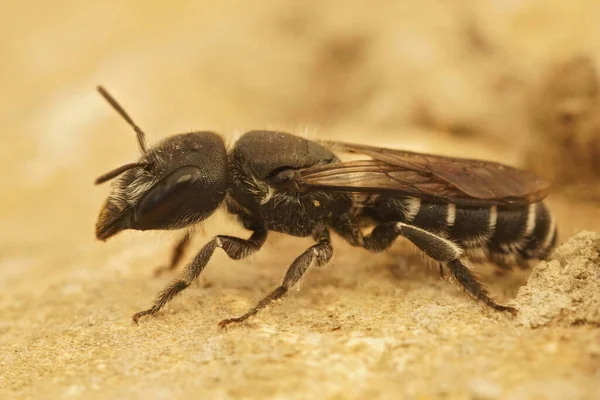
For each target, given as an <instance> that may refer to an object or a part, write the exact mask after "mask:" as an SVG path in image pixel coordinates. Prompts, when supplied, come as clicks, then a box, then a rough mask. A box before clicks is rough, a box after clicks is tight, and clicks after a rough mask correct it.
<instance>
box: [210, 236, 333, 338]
mask: <svg viewBox="0 0 600 400" xmlns="http://www.w3.org/2000/svg"><path fill="white" fill-rule="evenodd" d="M317 240H318V243H317V244H315V245H313V246H311V247H309V248H308V249H307V250H306V251H304V253H302V254H300V256H298V258H296V259H295V260H294V262H293V263H292V265H291V266H290V267H289V269H288V270H287V273H286V274H285V277H284V278H283V282H282V284H281V286H279V287H278V288H277V289H275V290H274V291H272V292H271V293H269V294H268V295H267V296H265V297H264V298H263V299H262V300H261V301H259V302H258V304H256V305H255V306H254V307H252V308H251V309H250V310H249V311H248V312H247V313H246V314H244V315H242V316H241V317H237V318H228V319H224V320H223V321H221V322H219V327H220V328H225V327H226V326H227V325H229V324H231V323H234V322H242V321H244V320H246V319H248V318H249V317H252V316H253V315H256V314H258V312H259V311H260V310H262V309H263V308H265V307H266V306H268V305H269V304H270V303H272V302H273V301H275V300H277V299H280V298H281V297H283V296H284V295H285V294H286V293H287V292H288V290H290V289H291V288H292V287H293V286H294V285H295V284H297V283H298V281H299V280H300V278H302V276H303V275H304V273H305V272H306V271H307V270H308V269H309V268H310V267H312V266H313V265H314V266H317V267H321V266H323V265H325V264H327V263H328V262H329V260H330V259H331V257H332V256H333V248H332V247H331V242H330V240H329V233H328V232H327V231H325V232H324V233H321V235H320V236H319V238H318V239H317Z"/></svg>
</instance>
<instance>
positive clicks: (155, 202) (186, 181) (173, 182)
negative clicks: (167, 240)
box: [135, 167, 200, 229]
mask: <svg viewBox="0 0 600 400" xmlns="http://www.w3.org/2000/svg"><path fill="white" fill-rule="evenodd" d="M199 177H200V170H199V169H198V168H196V167H183V168H179V169H178V170H176V171H175V172H173V173H172V174H171V175H169V176H167V177H166V178H164V179H163V180H162V181H161V182H159V183H158V184H157V185H155V186H154V187H153V188H152V189H151V190H150V192H148V193H147V194H146V195H144V197H143V198H142V200H141V201H140V203H139V204H138V207H137V208H136V213H135V222H136V228H137V229H153V228H159V227H162V225H163V224H165V223H168V222H175V221H169V217H171V216H172V215H174V213H175V212H176V211H177V209H178V208H179V207H180V206H181V205H182V204H183V203H185V201H186V200H189V199H188V196H189V194H190V193H189V189H190V188H191V187H193V186H194V184H195V183H196V181H197V180H198V178H199Z"/></svg>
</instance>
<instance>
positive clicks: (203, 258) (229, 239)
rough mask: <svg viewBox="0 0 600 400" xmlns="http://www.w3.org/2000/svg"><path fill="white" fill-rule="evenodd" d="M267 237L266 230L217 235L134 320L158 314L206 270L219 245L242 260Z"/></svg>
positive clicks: (260, 245)
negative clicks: (246, 234) (245, 234)
mask: <svg viewBox="0 0 600 400" xmlns="http://www.w3.org/2000/svg"><path fill="white" fill-rule="evenodd" d="M266 239H267V231H266V230H258V231H255V232H254V233H252V236H250V238H249V239H241V238H237V237H233V236H224V235H219V236H215V237H214V238H213V239H212V240H211V241H210V242H208V243H207V244H205V245H204V247H202V249H201V250H200V252H199V253H198V255H196V257H195V258H194V260H193V261H192V262H191V263H190V264H188V266H187V267H186V268H185V269H184V270H183V271H182V273H181V277H180V278H179V279H178V280H176V281H175V282H173V283H172V284H170V285H169V286H167V287H166V288H164V289H163V290H162V291H161V292H160V293H159V294H158V296H157V297H156V299H155V300H154V304H153V305H152V307H150V308H149V309H147V310H144V311H140V312H137V313H135V314H134V315H133V316H132V319H133V321H134V322H135V323H136V324H137V322H138V320H139V319H140V318H141V317H143V316H144V315H149V314H150V315H153V314H156V313H157V312H158V311H159V310H160V309H161V308H162V307H163V306H164V305H165V304H167V303H168V302H169V301H170V300H171V299H172V298H173V297H175V296H176V295H177V294H178V293H179V292H181V291H182V290H184V289H185V288H187V287H188V286H189V285H190V284H191V283H192V282H193V281H194V280H195V279H196V278H198V276H199V275H200V273H201V272H202V271H203V270H204V267H206V264H208V261H209V260H210V258H211V257H212V255H213V253H214V251H215V249H216V248H217V247H220V248H222V249H223V250H224V251H225V253H227V255H228V256H229V257H230V258H232V259H234V260H241V259H242V258H244V257H247V256H249V255H250V254H252V253H255V252H257V251H258V250H259V249H260V248H261V247H262V245H263V244H264V243H265V240H266Z"/></svg>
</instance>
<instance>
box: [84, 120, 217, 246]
mask: <svg viewBox="0 0 600 400" xmlns="http://www.w3.org/2000/svg"><path fill="white" fill-rule="evenodd" d="M131 165H132V167H131V168H129V169H127V170H126V171H124V172H122V173H121V174H120V176H119V177H118V178H117V179H116V180H115V181H114V182H113V186H112V192H111V194H110V195H109V197H108V199H107V200H106V202H105V204H104V207H103V208H102V210H101V211H100V215H99V217H98V222H97V224H96V236H97V237H98V239H101V240H106V239H108V238H109V237H111V236H113V235H115V234H117V233H118V232H120V231H122V230H125V229H135V230H155V229H161V230H167V229H179V228H183V227H185V226H189V225H192V224H195V223H197V222H199V221H201V220H203V219H205V218H207V217H208V216H209V215H211V214H212V213H213V212H214V211H215V209H216V208H217V207H218V206H219V204H221V202H222V201H223V199H224V197H225V193H226V191H227V186H228V181H229V180H228V172H227V151H226V149H225V145H224V143H223V140H222V139H221V137H219V136H218V135H216V134H215V133H212V132H193V133H187V134H181V135H176V136H172V137H170V138H168V139H166V140H165V141H163V142H161V143H159V144H158V145H157V146H156V147H154V148H152V149H150V150H148V152H147V153H145V154H144V155H143V156H142V158H141V159H140V161H139V162H138V163H135V164H131Z"/></svg>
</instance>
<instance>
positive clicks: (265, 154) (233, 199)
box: [96, 87, 557, 327]
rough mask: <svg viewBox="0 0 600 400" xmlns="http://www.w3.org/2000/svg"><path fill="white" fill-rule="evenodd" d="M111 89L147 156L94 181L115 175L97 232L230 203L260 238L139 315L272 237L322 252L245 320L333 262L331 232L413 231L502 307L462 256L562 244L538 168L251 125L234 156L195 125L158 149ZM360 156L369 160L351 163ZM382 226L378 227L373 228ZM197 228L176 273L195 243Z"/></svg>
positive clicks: (236, 245)
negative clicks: (346, 156)
mask: <svg viewBox="0 0 600 400" xmlns="http://www.w3.org/2000/svg"><path fill="white" fill-rule="evenodd" d="M98 90H99V92H100V94H101V95H102V96H103V97H104V98H105V99H106V100H107V101H108V102H109V104H111V105H112V107H113V108H114V109H115V110H116V111H117V112H118V113H119V114H120V115H121V116H122V117H123V118H124V119H125V120H126V121H127V122H128V123H129V125H131V127H133V129H134V130H135V132H136V134H137V139H138V143H139V147H140V150H141V153H142V154H141V157H140V159H139V160H138V161H136V162H133V163H130V164H126V165H123V166H121V167H119V168H116V169H114V170H112V171H110V172H108V173H106V174H104V175H102V176H101V177H99V178H98V179H97V180H96V183H97V184H100V183H103V182H106V181H109V180H113V183H112V191H111V193H110V195H109V196H108V198H107V200H106V202H105V204H104V206H103V207H102V209H101V211H100V214H99V217H98V221H97V224H96V237H97V238H98V239H99V240H103V241H104V240H107V239H108V238H110V237H112V236H114V235H116V234H117V233H119V232H121V231H123V230H127V229H133V230H140V231H145V230H175V229H182V228H190V227H193V226H194V225H196V224H198V223H199V222H201V221H203V220H205V219H207V218H208V217H210V216H211V214H213V212H214V211H215V210H217V208H219V207H222V206H223V207H224V208H225V209H226V211H227V212H228V213H230V214H232V215H234V216H235V217H237V221H238V222H239V223H240V224H241V225H242V226H243V227H244V228H245V229H247V230H248V231H249V232H250V233H249V237H247V238H239V237H233V236H226V235H217V236H215V237H213V238H212V239H211V240H209V241H208V243H206V244H205V245H204V246H203V247H202V248H201V249H200V251H199V252H198V253H197V255H196V256H195V257H194V259H193V260H192V261H191V262H190V263H189V264H188V265H187V266H186V267H185V268H184V269H183V271H182V272H181V275H180V277H179V278H178V279H177V280H175V281H174V282H173V283H171V284H169V285H168V286H166V287H165V288H164V290H162V291H161V292H160V293H159V294H158V296H157V297H156V299H155V300H154V302H153V304H152V306H151V307H150V308H149V309H147V310H143V311H140V312H137V313H135V314H134V315H133V317H132V318H133V320H134V321H135V322H136V323H137V322H138V320H139V319H140V318H141V317H143V316H145V315H153V314H156V313H157V312H158V311H159V310H160V309H161V308H162V307H163V306H164V305H165V304H167V303H168V302H169V301H170V300H171V299H173V297H175V296H176V295H177V294H178V293H180V292H181V291H183V290H184V289H186V288H187V287H188V286H189V285H190V284H191V283H192V282H193V281H194V280H195V279H196V278H198V276H199V275H200V274H201V273H202V271H203V270H204V268H205V267H206V265H207V264H208V262H209V260H210V258H211V256H212V255H213V253H214V251H215V250H216V249H222V250H223V251H224V252H225V253H226V254H227V255H228V256H229V257H230V258H232V259H234V260H241V259H243V258H245V257H247V256H249V255H251V254H253V253H256V252H257V251H259V250H260V249H261V247H262V246H263V244H264V243H265V241H266V239H267V235H268V232H269V231H274V232H280V233H284V234H287V235H292V236H295V237H312V238H313V240H314V242H315V244H314V245H312V246H310V247H309V248H308V249H306V250H305V251H304V252H303V253H302V254H300V255H299V256H298V257H297V258H296V259H295V260H294V261H293V262H292V264H291V265H290V266H289V269H288V270H287V273H286V274H285V277H284V278H283V281H282V283H281V285H280V286H278V287H277V288H276V289H275V290H273V291H272V292H271V293H269V294H268V295H266V296H265V297H264V298H263V299H262V300H261V301H260V302H258V303H257V304H256V305H255V306H254V307H252V308H251V309H250V310H248V312H247V313H245V314H244V315H241V316H239V317H236V318H229V319H226V320H223V321H221V322H220V323H219V326H221V327H225V326H226V325H228V324H230V323H234V322H241V321H244V320H246V319H248V318H249V317H251V316H253V315H255V314H257V313H258V312H259V311H260V310H261V309H263V308H264V307H266V306H267V305H268V304H270V303H272V302H273V301H275V300H277V299H279V298H281V297H283V296H284V295H285V294H286V293H287V292H288V291H289V290H290V289H291V288H292V287H294V285H296V284H297V283H298V281H299V280H300V279H301V277H302V276H303V275H304V274H305V273H306V272H307V271H308V270H309V269H310V268H312V267H319V266H323V265H325V264H327V263H328V262H329V261H330V259H331V258H332V256H333V247H332V244H331V240H330V231H333V232H335V233H336V234H338V235H339V236H341V237H342V238H343V239H345V240H346V241H347V242H348V243H350V244H351V245H352V246H355V247H360V248H363V249H365V250H367V251H370V252H383V251H385V250H387V249H389V248H390V246H391V245H392V243H393V242H394V241H395V240H396V238H398V237H399V236H402V237H404V238H406V239H408V240H409V241H410V242H412V243H413V244H414V245H415V246H416V247H417V248H419V249H420V250H421V251H423V252H424V253H425V254H426V255H427V256H428V257H429V258H430V259H432V260H433V261H435V262H436V263H437V264H439V268H440V273H441V274H442V276H443V272H444V270H447V272H448V273H449V275H450V277H452V278H453V279H454V281H456V282H457V283H458V285H459V286H460V287H462V288H463V289H464V291H465V292H466V293H467V294H468V295H470V296H471V297H473V298H474V299H476V300H479V301H481V302H483V303H484V304H486V305H488V306H489V307H491V308H493V309H495V310H498V311H508V312H512V313H514V312H516V310H515V309H514V308H513V307H510V306H507V305H502V304H498V303H497V302H496V301H494V300H493V299H492V298H491V297H490V296H489V294H488V291H487V290H486V288H485V287H484V285H483V284H482V283H481V282H480V281H479V280H478V279H477V278H476V276H475V275H474V274H473V272H472V271H471V270H470V268H469V267H468V266H467V264H466V263H465V260H475V261H478V260H489V261H491V262H492V263H495V264H496V265H498V266H500V267H503V268H510V267H512V266H514V265H519V266H522V267H525V266H527V263H528V261H529V260H534V259H546V258H547V257H548V255H549V254H550V253H551V251H552V249H553V248H554V246H555V243H556V240H557V227H556V221H555V219H554V217H553V216H552V214H551V213H550V212H549V210H548V208H547V207H546V206H545V204H544V203H543V202H542V200H543V199H544V198H545V197H546V196H547V194H548V191H549V186H550V185H549V183H548V182H547V181H546V180H544V179H542V178H540V177H537V176H536V175H534V174H532V173H529V172H527V171H523V170H519V169H516V168H513V167H509V166H506V165H502V164H498V163H493V162H487V161H481V160H472V159H462V158H452V157H443V156H437V155H432V154H424V153H416V152H409V151H403V150H396V149H390V148H381V147H375V146H370V145H363V144H352V143H344V142H332V141H322V142H317V141H311V140H307V139H305V138H302V137H299V136H295V135H292V134H289V133H285V132H277V131H262V130H256V131H249V132H246V133H245V134H243V135H242V136H241V137H240V138H239V139H238V140H237V141H236V142H235V144H234V145H233V146H231V148H229V149H228V148H227V146H226V145H225V142H224V141H223V139H222V138H221V136H219V135H218V134H216V133H214V132H208V131H197V132H190V133H184V134H178V135H174V136H171V137H168V138H167V139H165V140H164V141H162V142H160V143H158V144H157V145H155V146H154V147H152V148H148V146H147V144H146V139H145V134H144V132H143V131H142V130H141V129H140V128H139V127H138V126H137V125H136V124H135V123H134V122H133V120H132V119H131V118H130V117H129V115H128V114H127V113H126V112H125V111H124V109H123V108H122V107H121V106H120V105H119V104H118V103H117V101H116V100H115V99H114V98H113V97H112V96H111V95H110V94H109V93H108V92H107V91H106V90H105V89H103V88H102V87H99V88H98ZM336 152H337V153H338V154H341V153H342V152H343V153H352V154H359V155H363V156H364V157H365V159H361V160H353V161H342V160H341V159H340V158H339V157H338V156H337V155H336ZM367 227H371V228H372V229H370V231H369V232H365V231H366V229H367ZM189 235H190V233H189V232H186V233H185V235H184V236H183V238H182V239H181V240H180V242H179V243H178V244H177V246H176V247H175V249H174V251H173V259H172V263H171V267H174V265H175V264H176V263H177V261H178V260H179V259H180V258H181V253H182V252H183V250H184V249H185V247H186V246H187V244H188V242H189Z"/></svg>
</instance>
